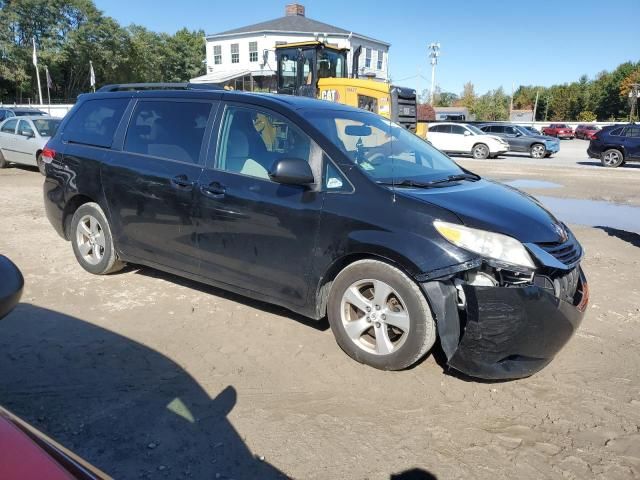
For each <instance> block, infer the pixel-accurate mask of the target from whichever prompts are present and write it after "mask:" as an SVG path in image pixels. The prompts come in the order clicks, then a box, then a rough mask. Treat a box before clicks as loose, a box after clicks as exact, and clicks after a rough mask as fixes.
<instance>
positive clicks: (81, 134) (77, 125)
mask: <svg viewBox="0 0 640 480" xmlns="http://www.w3.org/2000/svg"><path fill="white" fill-rule="evenodd" d="M128 104H129V99H128V98H104V99H99V100H87V101H86V102H84V103H83V104H82V105H80V108H78V110H77V111H76V112H75V113H74V114H73V116H72V117H71V119H70V120H69V123H67V125H66V126H65V127H64V135H63V138H64V140H65V141H67V142H72V143H80V144H83V145H93V146H96V147H105V148H109V147H111V144H112V143H113V135H114V133H115V131H116V128H118V124H119V123H120V119H121V118H122V113H123V112H124V110H125V108H127V105H128Z"/></svg>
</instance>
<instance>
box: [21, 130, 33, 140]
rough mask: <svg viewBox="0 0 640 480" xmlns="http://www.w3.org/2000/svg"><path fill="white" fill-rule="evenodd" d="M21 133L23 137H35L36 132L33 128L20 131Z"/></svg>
mask: <svg viewBox="0 0 640 480" xmlns="http://www.w3.org/2000/svg"><path fill="white" fill-rule="evenodd" d="M20 135H22V136H23V137H27V138H33V137H35V134H34V133H33V132H32V131H31V130H22V131H21V132H20Z"/></svg>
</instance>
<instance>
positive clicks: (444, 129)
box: [429, 125, 451, 133]
mask: <svg viewBox="0 0 640 480" xmlns="http://www.w3.org/2000/svg"><path fill="white" fill-rule="evenodd" d="M429 130H430V131H432V132H437V133H451V125H436V126H435V127H431V128H430V129H429Z"/></svg>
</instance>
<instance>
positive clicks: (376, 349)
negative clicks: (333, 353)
mask: <svg viewBox="0 0 640 480" xmlns="http://www.w3.org/2000/svg"><path fill="white" fill-rule="evenodd" d="M327 317H328V319H329V324H330V325H331V330H332V331H333V335H334V336H335V338H336V342H337V343H338V345H340V348H342V350H344V352H345V353H346V354H347V355H349V356H350V357H351V358H353V359H354V360H356V361H358V362H360V363H364V364H366V365H369V366H372V367H374V368H378V369H381V370H402V369H404V368H407V367H410V366H411V365H413V364H414V363H416V362H417V361H418V360H420V359H421V358H422V357H423V356H424V355H425V354H426V353H427V352H428V351H429V350H430V349H431V347H432V346H433V344H434V343H435V341H436V324H435V321H434V319H433V315H432V313H431V309H430V308H429V304H428V303H427V300H426V298H425V296H424V294H423V293H422V291H421V290H420V287H419V286H418V285H417V284H416V283H415V282H413V281H412V280H411V279H410V278H409V277H407V276H406V275H405V274H404V273H403V272H402V271H400V270H399V269H397V268H395V267H392V266H391V265H388V264H386V263H384V262H380V261H377V260H360V261H357V262H355V263H352V264H351V265H349V266H347V267H346V268H345V269H344V270H342V271H341V272H340V273H339V274H338V276H337V277H336V279H335V280H334V281H333V284H332V286H331V291H330V292H329V299H328V304H327Z"/></svg>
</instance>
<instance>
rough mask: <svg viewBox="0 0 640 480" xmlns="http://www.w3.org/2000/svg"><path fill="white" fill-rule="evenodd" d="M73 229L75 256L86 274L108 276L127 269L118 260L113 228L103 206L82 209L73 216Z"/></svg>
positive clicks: (72, 237) (81, 207) (94, 205)
mask: <svg viewBox="0 0 640 480" xmlns="http://www.w3.org/2000/svg"><path fill="white" fill-rule="evenodd" d="M70 228H71V230H70V236H71V244H72V246H73V253H74V254H75V256H76V260H78V263H79V264H80V266H81V267H82V268H84V269H85V270H86V271H87V272H89V273H93V274H94V275H106V274H108V273H113V272H116V271H118V270H120V269H121V268H122V267H124V263H123V262H121V261H119V260H118V258H117V256H116V251H115V248H114V245H113V237H112V236H111V228H110V226H109V222H108V221H107V217H106V216H105V214H104V212H103V211H102V208H100V205H98V204H97V203H93V202H89V203H85V204H83V205H81V206H80V207H79V208H78V209H77V210H76V212H75V213H74V214H73V218H72V219H71V226H70Z"/></svg>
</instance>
